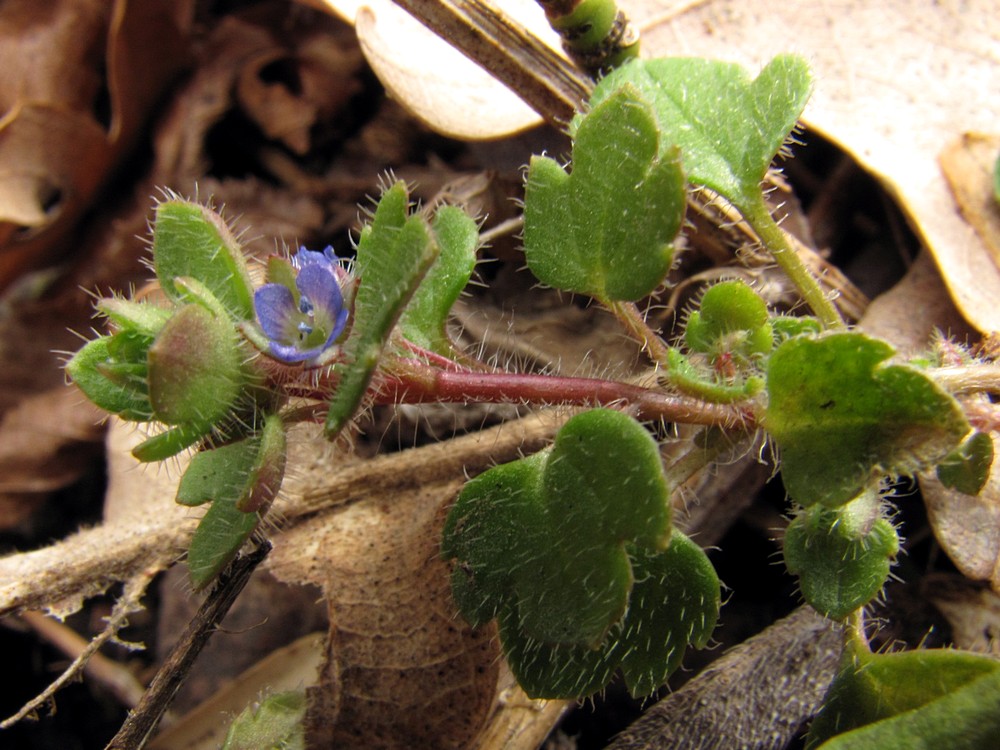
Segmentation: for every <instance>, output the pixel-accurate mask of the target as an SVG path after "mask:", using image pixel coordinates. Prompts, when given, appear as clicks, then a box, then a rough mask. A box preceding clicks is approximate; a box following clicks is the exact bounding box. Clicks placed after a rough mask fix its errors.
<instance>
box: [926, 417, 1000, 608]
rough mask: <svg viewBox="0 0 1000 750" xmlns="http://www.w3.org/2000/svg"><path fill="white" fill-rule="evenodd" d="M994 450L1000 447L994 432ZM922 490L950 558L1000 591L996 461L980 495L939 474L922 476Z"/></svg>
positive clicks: (999, 488)
mask: <svg viewBox="0 0 1000 750" xmlns="http://www.w3.org/2000/svg"><path fill="white" fill-rule="evenodd" d="M992 438H993V450H994V451H997V450H1000V444H998V439H997V437H996V436H995V435H994V436H992ZM920 489H921V491H922V492H923V495H924V503H925V504H926V505H927V516H928V518H929V520H930V522H931V525H932V526H933V527H934V534H935V536H936V537H937V538H938V541H939V542H940V543H941V546H942V547H944V550H945V552H947V553H948V557H950V558H951V560H952V562H954V563H955V567H957V568H958V569H959V570H960V571H962V573H964V574H965V575H966V576H967V577H969V578H971V579H973V580H974V581H989V583H990V585H991V586H992V587H993V590H994V591H997V592H1000V471H997V467H996V464H994V466H993V470H992V472H991V473H990V478H989V481H987V483H986V486H985V487H984V488H983V490H982V492H980V493H979V494H978V495H965V494H963V493H961V492H958V491H957V490H951V489H948V488H947V487H945V486H944V485H942V484H941V483H940V482H939V481H938V479H937V477H936V476H933V475H930V474H924V475H921V477H920Z"/></svg>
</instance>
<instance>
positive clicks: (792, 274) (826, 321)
mask: <svg viewBox="0 0 1000 750" xmlns="http://www.w3.org/2000/svg"><path fill="white" fill-rule="evenodd" d="M737 208H739V210H740V212H741V213H742V214H743V217H744V218H745V219H746V220H747V223H749V224H750V226H751V227H753V230H754V231H755V232H756V233H757V236H758V237H760V239H761V241H762V242H763V243H764V246H765V247H766V248H767V249H768V250H769V251H770V253H771V255H772V256H773V257H774V260H775V262H776V263H777V264H778V265H779V266H780V267H781V270H782V271H784V272H785V275H786V276H788V278H789V279H791V281H792V283H793V284H794V285H795V288H796V289H798V290H799V294H801V295H802V299H804V300H805V301H806V304H807V305H809V307H810V308H811V309H812V311H813V312H814V313H815V314H816V317H817V318H819V319H820V322H821V323H822V324H823V327H824V328H843V327H844V321H843V320H842V319H841V317H840V313H839V312H837V308H836V307H835V306H834V304H833V303H832V302H831V301H830V300H829V299H827V296H826V294H824V293H823V288H822V287H821V286H820V285H819V283H818V282H817V281H816V277H815V276H813V275H812V273H811V272H810V271H809V269H808V268H807V267H806V265H805V263H803V262H802V259H801V258H800V257H799V256H798V254H797V253H796V252H795V249H794V248H793V247H792V245H791V243H790V242H789V241H788V238H787V237H785V233H784V232H783V231H782V230H781V227H779V226H778V223H777V222H776V221H775V220H774V217H772V216H771V212H770V210H768V207H767V204H766V203H764V199H763V197H761V198H760V199H759V200H758V201H755V202H754V203H753V204H751V205H745V206H737Z"/></svg>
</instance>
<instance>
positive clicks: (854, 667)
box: [807, 645, 1000, 750]
mask: <svg viewBox="0 0 1000 750" xmlns="http://www.w3.org/2000/svg"><path fill="white" fill-rule="evenodd" d="M997 706H1000V662H997V661H996V660H995V659H991V658H989V657H985V656H979V655H975V654H970V653H966V652H962V651H951V650H916V651H906V652H902V653H895V654H869V653H864V652H862V650H861V649H860V647H858V646H856V645H849V646H848V647H847V650H846V651H845V657H844V660H843V663H842V665H841V669H840V672H839V673H838V675H837V677H836V678H835V679H834V681H833V683H832V684H831V686H830V689H829V691H828V692H827V696H826V699H825V700H824V705H823V709H822V711H821V712H820V713H819V715H818V716H817V717H816V719H815V721H814V722H813V724H812V727H811V728H810V730H809V737H808V741H807V747H809V748H816V747H822V748H823V750H913V749H914V748H918V749H919V748H924V749H925V750H933V749H935V748H948V750H955V749H961V750H987V748H994V747H996V738H997V737H998V736H1000V712H998V711H997ZM831 738H832V739H831ZM827 740H829V741H827Z"/></svg>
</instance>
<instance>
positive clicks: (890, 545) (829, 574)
mask: <svg viewBox="0 0 1000 750" xmlns="http://www.w3.org/2000/svg"><path fill="white" fill-rule="evenodd" d="M865 495H870V497H865V496H863V497H861V498H859V499H857V500H855V501H854V502H852V503H848V504H847V505H845V506H842V507H840V508H837V509H835V510H831V509H828V508H825V507H822V506H814V507H812V508H808V509H805V510H804V511H802V512H801V513H799V514H798V515H797V516H796V517H795V518H794V519H793V520H792V522H791V523H790V524H789V526H788V530H787V531H786V532H785V541H784V555H785V565H786V566H787V567H788V571H789V572H790V573H792V574H794V575H796V576H798V578H799V587H800V588H801V590H802V596H803V597H804V598H805V600H806V602H808V603H809V605H810V606H811V607H812V608H813V609H815V610H816V611H817V612H819V613H820V614H822V615H824V616H825V617H829V618H831V619H834V620H842V619H844V618H845V617H847V616H848V615H849V614H851V613H852V612H854V611H855V610H856V609H858V608H859V607H863V606H864V605H866V604H867V603H868V602H870V601H871V600H872V599H874V598H875V597H876V596H877V595H878V593H879V592H880V591H881V590H882V587H883V586H884V585H885V582H886V580H887V579H888V577H889V565H890V563H891V561H892V560H894V559H895V557H896V554H897V553H898V552H899V535H898V534H897V533H896V529H895V528H894V527H893V525H892V524H891V523H889V521H887V520H886V519H884V518H878V517H875V518H870V517H869V518H865V519H863V520H862V521H861V522H860V523H854V522H852V521H853V519H852V518H851V515H852V513H854V512H858V513H859V514H864V515H866V516H870V510H868V509H867V508H865V506H869V507H870V506H872V505H874V508H872V509H871V510H874V513H875V514H877V513H878V508H877V504H878V497H877V493H875V492H870V493H865ZM858 505H860V506H862V508H855V506H858ZM859 526H860V528H859Z"/></svg>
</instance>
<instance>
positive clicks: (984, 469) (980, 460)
mask: <svg viewBox="0 0 1000 750" xmlns="http://www.w3.org/2000/svg"><path fill="white" fill-rule="evenodd" d="M992 466H993V439H992V438H991V437H990V436H989V435H987V434H986V433H984V432H975V433H973V434H972V435H971V436H970V437H969V439H968V440H966V441H965V442H964V443H962V444H961V445H960V446H959V447H958V449H957V450H955V451H953V452H952V453H950V454H949V455H948V456H947V457H946V458H945V459H944V460H943V461H942V462H941V463H940V464H938V467H937V476H938V479H939V480H940V482H941V484H943V485H944V486H945V487H949V488H951V489H953V490H958V491H959V492H964V493H965V494H966V495H978V494H979V493H980V492H982V489H983V487H985V486H986V480H988V479H989V478H990V467H992Z"/></svg>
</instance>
